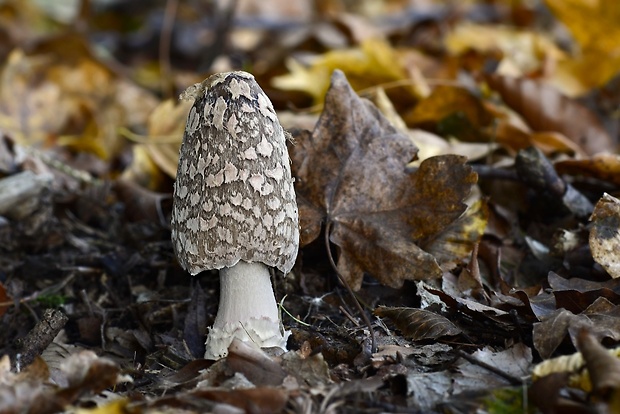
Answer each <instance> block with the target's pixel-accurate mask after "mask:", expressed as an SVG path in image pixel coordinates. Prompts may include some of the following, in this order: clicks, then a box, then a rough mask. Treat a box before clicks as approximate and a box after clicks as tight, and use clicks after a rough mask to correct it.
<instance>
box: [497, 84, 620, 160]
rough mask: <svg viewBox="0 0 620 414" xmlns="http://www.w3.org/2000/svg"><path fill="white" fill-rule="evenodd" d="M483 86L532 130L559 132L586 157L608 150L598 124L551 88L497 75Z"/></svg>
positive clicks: (609, 145) (606, 137)
mask: <svg viewBox="0 0 620 414" xmlns="http://www.w3.org/2000/svg"><path fill="white" fill-rule="evenodd" d="M487 82H488V83H489V85H490V86H491V88H493V89H494V90H495V91H497V92H498V93H499V94H500V95H501V97H502V99H503V100H504V102H506V104H507V105H508V106H510V107H511V108H512V109H514V110H515V111H517V112H518V113H519V114H521V116H523V118H524V119H525V120H526V121H527V123H528V125H529V126H530V127H531V128H532V129H533V130H535V131H556V132H560V133H562V134H564V135H566V136H567V137H568V138H570V139H571V140H572V141H573V142H575V143H576V144H577V145H579V146H580V147H581V148H582V149H583V151H584V152H585V153H587V154H595V153H597V152H601V151H606V150H609V149H610V148H612V146H613V145H612V140H611V137H610V136H609V134H608V133H607V131H606V130H605V128H604V127H603V125H602V124H601V122H600V120H599V119H598V118H597V117H596V116H595V115H594V114H593V113H592V112H590V111H589V110H588V109H587V108H586V107H584V106H583V105H581V104H579V103H577V102H576V101H575V100H572V99H569V98H567V97H566V96H564V95H562V94H561V93H560V92H558V91H557V90H556V89H554V88H553V87H551V86H549V85H546V84H544V83H543V82H541V81H538V80H535V79H528V78H513V77H509V76H499V75H490V76H488V77H487Z"/></svg>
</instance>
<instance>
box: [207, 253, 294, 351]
mask: <svg viewBox="0 0 620 414" xmlns="http://www.w3.org/2000/svg"><path fill="white" fill-rule="evenodd" d="M289 335H290V332H288V331H285V332H282V330H281V328H280V318H279V312H278V305H277V304H276V298H275V296H274V294H273V289H272V287H271V278H270V274H269V268H268V267H267V266H265V265H264V264H262V263H258V262H255V263H248V262H245V261H243V260H240V261H239V262H238V263H237V264H236V265H234V266H232V267H228V268H222V269H220V304H219V308H218V311H217V316H216V317H215V322H214V324H213V326H212V327H211V328H210V330H209V335H208V336H207V342H206V352H205V358H206V359H219V358H222V357H224V356H226V355H227V354H228V346H229V345H230V343H231V342H232V340H233V338H239V339H240V340H242V341H244V342H247V343H252V344H254V345H256V346H257V347H260V348H268V347H279V348H282V349H286V340H287V338H288V336H289Z"/></svg>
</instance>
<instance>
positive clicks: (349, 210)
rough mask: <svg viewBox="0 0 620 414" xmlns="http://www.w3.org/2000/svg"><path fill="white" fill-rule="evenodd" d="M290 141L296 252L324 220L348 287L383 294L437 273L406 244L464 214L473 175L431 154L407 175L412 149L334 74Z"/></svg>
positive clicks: (455, 161)
mask: <svg viewBox="0 0 620 414" xmlns="http://www.w3.org/2000/svg"><path fill="white" fill-rule="evenodd" d="M296 138H297V144H296V145H293V146H292V147H291V153H292V158H293V167H294V175H295V176H296V177H297V178H296V183H295V184H296V190H297V193H298V204H299V210H300V221H301V227H302V244H303V245H305V244H308V243H310V242H312V241H313V240H315V239H316V238H317V237H318V236H319V233H320V230H321V223H322V222H323V221H324V220H325V221H327V222H328V223H329V224H330V226H331V233H330V237H329V238H330V241H331V242H332V243H334V244H335V245H337V246H339V247H340V256H339V258H338V270H339V271H340V272H341V273H342V274H343V276H344V278H345V279H346V280H347V282H349V284H350V285H351V287H352V288H354V289H359V287H360V286H361V281H362V276H363V273H364V272H369V273H370V274H372V275H373V276H374V277H376V278H377V279H378V280H379V281H380V282H382V283H384V284H386V285H389V286H393V287H398V286H401V285H402V283H403V281H404V280H406V279H409V280H417V279H431V278H437V277H439V276H441V269H440V267H439V263H438V262H437V260H436V259H435V257H433V256H432V255H431V254H429V253H428V252H425V251H424V250H422V249H421V248H420V247H418V246H417V245H416V243H422V244H424V243H429V242H430V240H433V239H436V238H438V235H439V234H440V233H441V232H442V231H444V230H445V229H446V228H447V227H448V226H449V225H450V224H451V223H453V222H454V221H455V220H457V219H458V218H459V217H460V216H461V215H462V214H463V212H464V211H465V209H466V205H465V204H464V203H463V200H464V199H465V198H466V197H467V196H468V194H469V193H470V191H471V186H472V185H473V184H474V183H475V182H476V181H477V175H476V173H474V172H473V171H472V170H471V168H470V167H469V166H467V165H466V164H465V162H466V159H465V158H464V157H460V156H456V155H446V156H441V157H433V158H430V159H428V160H426V161H424V162H423V163H422V164H421V165H420V167H419V169H418V170H417V171H416V172H415V173H408V172H407V171H406V168H405V167H406V165H407V163H408V162H409V161H411V160H413V159H414V157H415V155H416V153H417V148H416V147H415V145H414V144H413V143H412V142H411V140H410V139H409V138H408V137H407V136H405V135H404V134H402V133H400V132H398V131H397V130H396V129H395V128H394V127H393V126H392V125H391V124H390V123H389V122H388V121H387V120H386V119H385V118H384V117H383V116H382V115H381V113H380V112H379V111H378V109H377V108H376V107H375V106H374V105H372V104H371V103H370V102H368V101H366V100H363V99H360V98H359V97H358V96H357V95H356V94H355V93H354V92H353V90H352V89H351V87H350V86H349V84H348V82H347V80H346V78H345V76H344V74H343V73H342V72H340V71H334V74H333V76H332V86H331V88H330V90H329V92H328V94H327V96H326V98H325V109H324V111H323V113H322V115H321V117H320V119H319V122H318V123H317V126H316V128H315V130H314V132H313V133H312V135H311V136H307V135H304V134H298V136H297V137H296ZM458 233H459V232H457V234H458ZM460 234H461V235H462V237H461V240H462V242H463V243H465V244H470V245H471V246H473V243H474V242H475V241H472V240H471V239H470V236H469V235H468V234H463V231H461V232H460Z"/></svg>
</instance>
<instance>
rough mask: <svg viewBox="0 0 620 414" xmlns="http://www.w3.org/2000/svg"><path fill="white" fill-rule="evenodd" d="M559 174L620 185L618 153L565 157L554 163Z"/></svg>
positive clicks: (619, 157) (619, 158)
mask: <svg viewBox="0 0 620 414" xmlns="http://www.w3.org/2000/svg"><path fill="white" fill-rule="evenodd" d="M555 169H556V170H557V172H558V173H560V174H568V175H582V176H585V177H592V178H596V179H599V180H603V181H608V182H610V183H612V184H615V185H620V155H618V154H611V153H600V154H596V155H593V156H592V157H590V158H586V159H581V160H579V159H578V160H573V159H567V160H562V161H559V162H556V163H555Z"/></svg>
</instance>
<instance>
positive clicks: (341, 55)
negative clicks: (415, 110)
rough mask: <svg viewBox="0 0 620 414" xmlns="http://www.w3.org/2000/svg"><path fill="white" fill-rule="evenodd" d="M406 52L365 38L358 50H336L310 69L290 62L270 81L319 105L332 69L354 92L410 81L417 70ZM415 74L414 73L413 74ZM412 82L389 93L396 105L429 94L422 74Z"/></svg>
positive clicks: (380, 41) (322, 57) (379, 41)
mask: <svg viewBox="0 0 620 414" xmlns="http://www.w3.org/2000/svg"><path fill="white" fill-rule="evenodd" d="M405 55H406V52H405V51H399V50H396V49H394V48H392V46H390V44H389V43H387V42H385V41H383V40H380V39H368V40H365V41H364V42H362V44H361V45H360V47H356V48H351V49H339V50H334V51H330V52H327V53H325V54H324V55H320V56H318V57H317V58H316V59H315V60H314V61H313V63H312V64H311V65H310V67H305V66H303V65H302V64H300V63H298V62H296V61H294V60H289V61H288V62H287V66H288V69H289V72H290V73H289V74H287V75H282V76H278V77H275V78H274V79H273V81H272V83H273V85H274V86H275V87H276V88H279V89H284V90H299V91H304V92H306V93H308V94H309V95H311V96H312V97H313V98H314V100H315V102H317V103H320V102H322V100H323V97H324V96H325V93H326V91H327V90H328V88H329V85H330V76H331V73H332V71H334V70H342V71H343V72H344V73H346V75H347V77H348V78H349V80H350V83H351V86H352V87H353V88H354V89H355V90H360V89H365V88H370V87H376V86H380V85H382V84H389V83H391V82H398V81H403V80H405V79H408V78H410V76H409V73H410V72H411V71H414V72H415V70H416V67H415V65H409V67H408V65H407V64H406V63H408V62H406V59H405ZM414 75H415V73H414ZM413 77H414V78H415V82H414V81H411V82H410V85H407V86H404V87H402V88H398V89H394V90H391V91H390V93H389V94H390V95H391V96H392V97H397V99H396V101H398V102H401V101H403V102H414V101H415V100H417V99H418V98H420V97H422V96H425V95H426V94H427V93H428V85H426V83H425V82H424V80H423V77H422V76H421V75H419V76H413Z"/></svg>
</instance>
